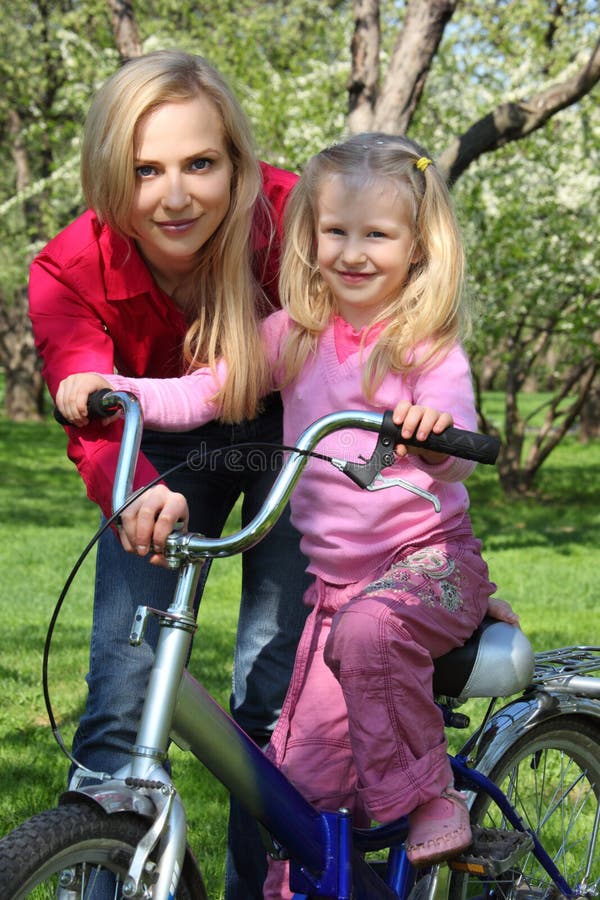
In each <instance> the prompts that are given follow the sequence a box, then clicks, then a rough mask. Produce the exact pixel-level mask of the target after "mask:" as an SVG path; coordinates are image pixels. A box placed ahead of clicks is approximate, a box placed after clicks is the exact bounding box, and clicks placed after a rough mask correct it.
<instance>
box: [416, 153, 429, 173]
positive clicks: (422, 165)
mask: <svg viewBox="0 0 600 900" xmlns="http://www.w3.org/2000/svg"><path fill="white" fill-rule="evenodd" d="M430 163H431V160H430V159H429V157H427V156H421V157H420V159H418V160H417V161H416V163H415V166H416V167H417V169H418V170H419V171H420V172H423V173H425V169H426V168H427V166H428V165H429V164H430Z"/></svg>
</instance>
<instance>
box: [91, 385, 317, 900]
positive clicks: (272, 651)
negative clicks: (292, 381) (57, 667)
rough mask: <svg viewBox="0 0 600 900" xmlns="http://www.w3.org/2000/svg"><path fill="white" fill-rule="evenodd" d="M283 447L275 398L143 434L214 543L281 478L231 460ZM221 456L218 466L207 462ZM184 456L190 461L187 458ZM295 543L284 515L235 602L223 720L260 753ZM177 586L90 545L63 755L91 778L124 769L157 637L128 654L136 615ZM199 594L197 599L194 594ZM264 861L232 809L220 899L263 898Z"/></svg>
mask: <svg viewBox="0 0 600 900" xmlns="http://www.w3.org/2000/svg"><path fill="white" fill-rule="evenodd" d="M280 440H281V405H280V401H279V397H278V396H277V397H273V398H271V399H270V402H269V405H268V407H267V409H266V411H265V412H264V413H263V414H262V415H261V416H259V417H258V418H257V419H255V420H252V421H251V422H244V423H241V424H240V425H235V426H224V425H220V424H218V423H210V424H209V425H206V426H203V427H202V428H199V429H196V430H195V431H193V432H186V433H178V434H165V433H158V432H146V433H145V434H144V440H143V443H142V449H143V450H144V452H145V454H146V455H147V456H148V458H149V459H150V460H151V461H152V462H153V464H154V465H155V467H156V468H157V470H158V471H159V472H165V471H166V470H167V469H168V468H169V467H170V466H172V465H174V464H175V463H176V462H179V461H181V460H184V459H188V458H189V459H191V461H192V465H191V469H190V468H183V469H181V470H179V471H178V472H176V473H174V474H173V475H171V476H168V477H167V479H166V480H167V482H168V484H169V487H170V488H172V489H173V490H176V491H180V492H181V493H183V494H185V496H186V497H187V499H188V504H189V507H190V527H191V529H192V530H194V531H200V532H202V533H204V534H206V535H209V536H218V535H219V534H220V533H221V530H222V528H223V525H224V524H225V521H226V519H227V516H228V515H229V513H230V511H231V509H232V508H233V506H234V504H235V502H236V501H237V499H238V497H239V496H240V495H243V501H242V522H243V523H244V524H245V523H247V522H248V521H249V520H250V519H251V518H252V517H253V516H254V515H255V514H256V512H257V511H258V509H259V508H260V506H261V504H262V501H263V499H264V497H265V496H266V494H267V492H268V490H269V488H270V486H271V484H272V483H273V481H274V479H275V477H276V475H277V470H278V466H279V461H280V460H279V454H277V453H276V452H271V451H267V450H265V449H262V450H260V451H257V450H252V449H251V448H248V449H246V448H239V449H236V446H235V445H237V444H241V443H243V442H246V441H263V442H268V443H273V444H276V443H277V442H278V441H280ZM222 447H227V448H228V452H227V453H226V454H221V455H219V456H218V457H214V458H213V457H211V458H207V459H205V458H204V453H205V452H210V451H211V450H213V449H216V448H222ZM190 454H191V455H190ZM305 567H306V560H305V558H304V557H303V556H302V554H301V553H300V549H299V535H298V533H297V532H296V531H295V530H294V529H293V527H292V526H291V524H290V522H289V516H288V514H287V513H286V514H285V515H284V517H282V519H280V521H279V522H278V523H277V525H276V526H275V527H274V529H273V530H272V531H271V532H270V534H269V535H267V537H266V538H265V539H264V540H263V541H261V542H260V543H259V544H258V545H257V546H256V547H254V548H252V550H249V551H248V552H247V553H245V554H244V557H243V561H242V596H241V602H240V613H239V620H238V629H237V637H236V646H235V654H234V661H233V683H232V693H231V712H232V715H233V717H234V718H235V720H236V721H237V722H238V724H239V725H241V727H242V728H243V729H244V730H245V731H246V732H248V734H250V735H251V737H253V738H254V740H255V741H256V742H257V743H259V744H261V745H263V744H265V743H266V742H267V741H268V739H269V737H270V734H271V732H272V731H273V728H274V726H275V723H276V721H277V718H278V716H279V713H280V711H281V706H282V703H283V699H284V696H285V692H286V689H287V685H288V682H289V679H290V675H291V671H292V667H293V662H294V656H295V651H296V645H297V643H298V639H299V636H300V633H301V631H302V627H303V625H304V620H305V618H306V612H307V610H306V608H305V607H304V605H303V603H302V596H303V594H304V591H305V589H306V587H307V584H308V576H307V575H306V573H305ZM174 584H175V574H174V573H173V572H170V571H168V570H166V569H159V568H156V567H155V566H150V565H149V564H148V563H147V562H146V560H143V559H140V558H139V557H135V556H133V555H131V554H129V553H126V552H125V551H124V550H123V549H122V548H121V545H120V542H119V540H118V538H117V537H116V536H115V534H114V533H113V532H112V531H110V530H109V531H108V532H106V533H105V534H104V535H103V536H102V538H101V539H100V542H99V545H98V553H97V560H96V586H95V596H94V614H93V624H92V638H91V645H90V667H89V672H88V675H87V683H88V698H87V705H86V709H85V712H84V714H83V716H82V718H81V721H80V723H79V727H78V729H77V732H76V734H75V737H74V740H73V755H74V756H75V758H76V759H77V760H78V762H80V763H82V764H83V765H85V766H87V767H88V768H90V769H93V770H95V771H98V770H100V771H105V772H114V771H116V770H117V769H118V768H120V767H121V766H122V765H124V764H125V763H126V762H127V759H128V757H127V754H128V750H129V747H130V746H131V744H132V743H133V742H134V740H135V735H136V730H137V723H138V719H139V715H140V712H141V706H142V701H143V696H144V691H145V685H146V681H147V678H148V673H149V668H150V666H151V664H152V659H153V653H154V648H155V646H156V640H157V636H158V624H157V622H156V620H155V619H154V618H153V617H152V618H151V619H150V620H149V622H148V627H147V630H146V635H145V639H144V643H143V644H142V646H140V647H131V646H130V645H129V642H128V635H129V631H130V628H131V624H132V622H133V616H134V613H135V610H136V608H137V606H138V605H139V604H146V605H148V606H152V607H155V608H161V609H166V607H167V606H168V605H169V602H170V600H171V597H172V595H173V589H174ZM200 590H201V589H200ZM265 874H266V856H265V851H264V848H263V845H262V842H261V840H260V835H259V832H258V828H257V826H256V824H255V823H254V821H253V820H252V819H251V818H250V817H249V816H248V815H247V814H246V812H245V811H244V810H243V809H242V808H241V807H240V805H239V804H238V803H237V801H235V800H233V799H232V808H231V811H230V823H229V836H228V850H227V872H226V897H227V900H254V898H257V900H259V898H261V897H262V882H263V880H264V876H265Z"/></svg>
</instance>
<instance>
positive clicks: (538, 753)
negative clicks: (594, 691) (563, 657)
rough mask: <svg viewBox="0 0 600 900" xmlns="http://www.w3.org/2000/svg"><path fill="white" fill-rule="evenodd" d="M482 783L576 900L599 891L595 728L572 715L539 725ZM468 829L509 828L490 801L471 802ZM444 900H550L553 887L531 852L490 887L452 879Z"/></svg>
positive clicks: (599, 752) (599, 755)
mask: <svg viewBox="0 0 600 900" xmlns="http://www.w3.org/2000/svg"><path fill="white" fill-rule="evenodd" d="M490 778H491V780H492V781H493V782H495V783H496V784H497V785H499V786H500V787H501V789H502V790H503V791H504V793H505V794H506V796H507V797H508V800H509V801H510V803H511V804H512V805H513V806H514V808H515V809H516V811H517V813H518V814H519V816H520V817H521V819H522V820H523V822H524V823H525V826H526V827H527V828H529V829H530V830H531V831H533V832H534V833H535V834H536V835H537V837H538V839H539V841H540V843H541V844H542V846H543V847H544V849H545V850H546V852H547V853H548V855H549V856H550V857H551V858H552V860H553V861H554V864H555V865H556V867H557V868H558V869H559V871H560V872H561V874H562V876H563V877H564V878H565V880H566V881H567V882H568V884H569V885H570V887H571V888H572V889H573V890H577V892H578V894H580V895H583V896H585V895H586V894H587V895H588V896H589V897H596V896H598V893H599V891H600V827H599V826H600V729H599V728H598V727H594V725H592V724H591V723H589V722H586V721H584V720H582V719H579V718H577V717H575V716H571V717H570V716H561V717H559V718H557V719H553V720H550V721H546V722H541V723H540V724H539V725H537V726H535V727H534V728H532V730H531V731H530V732H529V733H527V734H526V735H524V736H523V737H522V738H520V739H519V740H518V741H515V743H514V744H512V746H510V747H509V748H508V749H507V751H506V753H505V754H504V756H503V757H502V758H501V759H500V761H499V762H498V763H497V765H496V766H495V767H494V770H493V771H492V773H491V775H490ZM471 822H472V824H474V825H480V826H482V827H483V828H501V829H506V828H510V825H509V824H508V823H507V822H506V820H505V819H504V817H503V816H502V814H501V813H500V811H499V810H498V808H497V807H496V806H495V804H494V803H492V801H491V800H490V798H489V797H488V796H487V795H485V794H483V793H480V794H478V795H477V797H476V798H475V801H474V803H473V808H472V811H471ZM449 896H450V900H467V898H475V897H477V898H490V900H491V898H493V900H523V898H526V900H551V898H552V900H555V898H557V897H558V896H559V893H558V890H557V888H556V887H555V886H554V884H553V882H552V881H551V880H550V878H549V876H548V875H547V873H546V871H545V870H544V869H543V868H542V867H541V866H540V864H539V863H538V861H537V860H536V858H535V857H534V856H533V854H532V853H527V854H525V855H524V856H523V857H522V858H521V859H520V860H519V861H518V862H517V863H516V864H515V865H514V867H513V868H511V869H510V870H509V871H508V872H504V873H503V874H502V875H500V876H497V877H496V878H495V879H494V880H493V881H483V880H480V879H478V878H477V877H475V876H472V875H468V874H463V873H459V872H452V873H451V877H450V884H449Z"/></svg>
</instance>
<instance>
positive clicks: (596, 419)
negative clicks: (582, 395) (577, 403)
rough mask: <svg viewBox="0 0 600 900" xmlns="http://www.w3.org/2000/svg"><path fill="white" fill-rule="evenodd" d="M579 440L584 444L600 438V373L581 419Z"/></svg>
mask: <svg viewBox="0 0 600 900" xmlns="http://www.w3.org/2000/svg"><path fill="white" fill-rule="evenodd" d="M579 422H580V427H579V440H580V441H581V443H582V444H587V443H588V442H589V441H593V440H598V438H600V373H598V372H597V373H596V377H595V379H594V381H593V383H592V386H591V387H590V390H589V393H588V395H587V397H586V400H585V403H584V404H583V406H582V408H581V416H580V419H579Z"/></svg>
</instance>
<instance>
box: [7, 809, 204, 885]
mask: <svg viewBox="0 0 600 900" xmlns="http://www.w3.org/2000/svg"><path fill="white" fill-rule="evenodd" d="M147 831H148V821H147V820H146V819H143V818H141V817H140V816H136V815H135V814H131V813H113V814H112V815H108V814H107V813H105V812H104V811H103V810H102V809H101V808H100V807H95V806H91V805H88V804H85V803H82V804H77V803H76V804H69V805H65V806H59V807H57V808H56V809H50V810H47V811H46V812H43V813H39V814H38V815H36V816H33V817H32V818H31V819H28V820H27V821H26V822H24V823H23V825H21V826H19V827H18V828H16V829H15V830H14V831H12V832H11V833H10V834H8V835H6V836H5V837H4V838H2V840H0V898H2V900H24V898H31V900H49V898H51V897H53V898H56V897H61V896H63V895H64V897H65V898H76V897H82V898H85V900H95V898H98V900H99V898H100V897H102V900H104V898H105V897H106V890H107V889H106V881H105V880H104V882H103V879H106V877H107V876H106V875H100V873H102V872H105V871H109V872H112V873H113V875H114V876H116V879H117V881H116V884H117V890H116V892H115V887H114V885H115V881H114V879H113V880H112V885H111V888H110V890H111V892H112V893H111V897H121V891H120V889H119V888H118V885H120V883H121V880H122V879H123V877H124V876H125V874H126V873H127V869H128V866H129V862H130V860H131V858H132V855H133V851H134V849H135V847H136V845H137V844H138V842H139V840H140V839H141V838H142V837H143V835H144V834H145V833H146V832H147ZM61 874H63V877H64V878H65V880H66V881H67V882H68V881H69V880H70V881H71V885H70V886H69V885H66V884H65V883H63V885H61V887H62V888H63V890H62V891H60V892H59V890H58V888H59V879H60V877H61ZM145 887H148V888H149V889H150V888H151V879H148V884H147V885H146V884H145ZM148 896H151V894H149V895H148ZM176 897H177V900H207V894H206V890H205V888H204V884H203V882H202V876H201V875H200V872H199V870H198V869H197V868H196V867H195V865H194V864H193V863H191V862H190V861H189V860H188V859H186V862H184V866H183V872H182V875H181V879H180V882H179V886H178V889H177V895H176Z"/></svg>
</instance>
